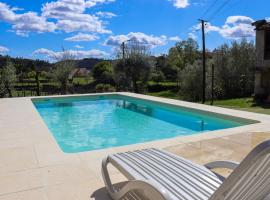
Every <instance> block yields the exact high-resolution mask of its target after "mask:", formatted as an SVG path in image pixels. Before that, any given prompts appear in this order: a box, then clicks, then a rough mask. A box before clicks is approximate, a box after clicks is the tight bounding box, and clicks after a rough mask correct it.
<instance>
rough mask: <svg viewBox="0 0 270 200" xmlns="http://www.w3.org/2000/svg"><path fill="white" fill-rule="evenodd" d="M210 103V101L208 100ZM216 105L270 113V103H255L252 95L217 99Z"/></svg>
mask: <svg viewBox="0 0 270 200" xmlns="http://www.w3.org/2000/svg"><path fill="white" fill-rule="evenodd" d="M207 104H210V102H207ZM214 106H220V107H224V108H231V109H236V110H244V111H249V112H255V113H261V114H268V115H270V105H268V104H261V105H258V104H255V103H254V102H253V99H252V97H248V98H238V99H228V100H216V101H214Z"/></svg>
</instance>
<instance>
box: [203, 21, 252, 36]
mask: <svg viewBox="0 0 270 200" xmlns="http://www.w3.org/2000/svg"><path fill="white" fill-rule="evenodd" d="M252 22H254V20H253V19H252V18H250V17H246V16H230V17H228V18H227V20H226V22H225V24H224V25H223V26H221V27H218V26H212V25H211V24H209V25H208V26H207V29H208V31H209V32H211V31H214V32H218V33H219V34H220V35H221V36H222V37H224V38H227V39H240V38H243V37H254V36H255V31H254V27H253V26H252V25H251V23H252Z"/></svg>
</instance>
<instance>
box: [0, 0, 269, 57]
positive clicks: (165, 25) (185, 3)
mask: <svg viewBox="0 0 270 200" xmlns="http://www.w3.org/2000/svg"><path fill="white" fill-rule="evenodd" d="M269 7H270V1H269V0H260V1H258V3H256V4H254V0H27V1H21V0H0V31H1V34H0V54H3V55H4V54H8V55H11V56H18V57H27V58H39V59H46V60H50V61H53V60H54V59H55V58H57V57H59V56H61V49H62V48H63V47H64V48H65V49H66V50H70V51H71V52H72V53H73V54H74V55H75V56H76V57H77V58H83V57H105V58H113V57H114V55H115V53H114V52H115V48H116V47H117V46H118V45H119V44H120V43H121V42H123V41H125V40H128V39H134V40H137V41H139V42H144V43H146V44H147V45H148V46H149V47H150V48H151V52H152V53H153V54H155V55H158V54H162V53H167V51H168V49H169V48H170V47H172V46H173V45H174V44H175V42H177V41H179V40H181V39H186V38H188V37H193V38H194V39H196V40H197V41H198V42H199V43H200V42H201V39H200V38H201V34H200V31H199V29H200V26H199V25H198V21H197V19H198V18H205V19H206V20H209V19H210V21H209V24H207V35H206V36H207V48H208V49H214V48H215V47H217V46H218V45H220V44H222V43H224V42H230V41H231V40H239V39H241V38H242V37H247V38H248V39H249V40H253V39H254V31H253V27H252V26H251V25H250V23H251V22H252V21H254V20H258V19H265V18H266V19H268V17H270V14H269ZM206 11H208V12H206Z"/></svg>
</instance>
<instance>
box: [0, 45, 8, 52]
mask: <svg viewBox="0 0 270 200" xmlns="http://www.w3.org/2000/svg"><path fill="white" fill-rule="evenodd" d="M8 51H9V49H8V48H7V47H4V46H0V54H5V53H7V52H8Z"/></svg>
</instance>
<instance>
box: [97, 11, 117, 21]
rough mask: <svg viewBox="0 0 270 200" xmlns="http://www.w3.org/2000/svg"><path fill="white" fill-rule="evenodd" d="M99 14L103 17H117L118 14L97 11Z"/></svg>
mask: <svg viewBox="0 0 270 200" xmlns="http://www.w3.org/2000/svg"><path fill="white" fill-rule="evenodd" d="M96 15H97V16H99V17H103V18H109V19H110V18H113V17H116V14H114V13H112V12H101V11H99V12H97V13H96Z"/></svg>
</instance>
